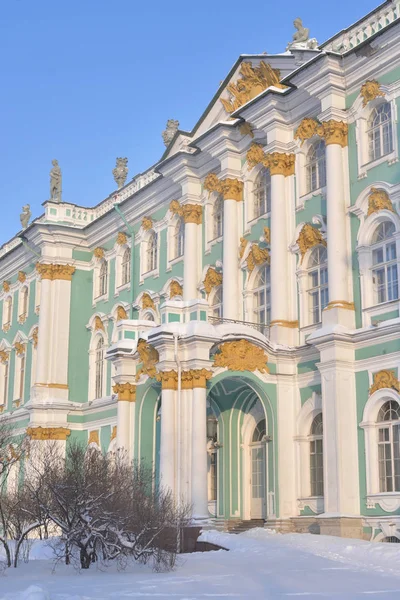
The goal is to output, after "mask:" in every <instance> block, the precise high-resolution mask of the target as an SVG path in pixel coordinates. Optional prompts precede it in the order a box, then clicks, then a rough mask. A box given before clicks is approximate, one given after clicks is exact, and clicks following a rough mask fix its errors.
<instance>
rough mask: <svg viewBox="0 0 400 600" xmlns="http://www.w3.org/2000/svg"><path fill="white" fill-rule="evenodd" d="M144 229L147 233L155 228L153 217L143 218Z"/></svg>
mask: <svg viewBox="0 0 400 600" xmlns="http://www.w3.org/2000/svg"><path fill="white" fill-rule="evenodd" d="M142 227H143V229H144V230H145V231H148V230H149V229H151V228H152V227H153V219H152V218H151V217H143V219H142Z"/></svg>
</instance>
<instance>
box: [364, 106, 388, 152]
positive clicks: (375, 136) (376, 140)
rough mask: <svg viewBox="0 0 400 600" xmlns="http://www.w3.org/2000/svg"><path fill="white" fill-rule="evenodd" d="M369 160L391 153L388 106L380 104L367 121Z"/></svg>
mask: <svg viewBox="0 0 400 600" xmlns="http://www.w3.org/2000/svg"><path fill="white" fill-rule="evenodd" d="M368 143H369V160H370V161H372V160H376V159H377V158H380V157H381V156H385V154H390V153H391V152H393V130H392V110H391V108H390V104H389V103H387V102H385V103H384V104H380V105H379V106H378V107H377V108H374V110H373V111H372V113H371V116H370V118H369V121H368Z"/></svg>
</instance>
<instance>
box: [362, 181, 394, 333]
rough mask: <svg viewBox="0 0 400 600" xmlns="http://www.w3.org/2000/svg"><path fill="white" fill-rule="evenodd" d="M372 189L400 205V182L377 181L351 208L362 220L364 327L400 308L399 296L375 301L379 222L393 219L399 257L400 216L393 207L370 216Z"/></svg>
mask: <svg viewBox="0 0 400 600" xmlns="http://www.w3.org/2000/svg"><path fill="white" fill-rule="evenodd" d="M372 188H377V189H382V190H384V191H385V192H386V193H387V194H388V196H389V197H390V199H391V201H392V204H393V206H394V207H395V208H396V207H397V208H398V207H400V184H397V185H395V186H392V185H390V184H388V183H386V182H381V181H379V182H376V183H374V184H373V185H371V186H368V187H367V188H366V189H365V190H363V192H362V193H361V194H360V196H359V197H358V198H357V201H356V203H355V205H354V206H353V207H352V208H351V212H352V213H354V214H356V215H357V216H358V218H359V219H360V228H359V231H358V236H357V248H356V250H357V254H358V262H359V269H360V284H361V306H362V323H363V326H364V327H367V326H369V325H371V323H372V319H375V318H377V317H379V315H380V314H384V313H385V312H388V311H391V310H396V309H399V310H400V299H397V300H391V301H389V302H384V303H381V304H375V300H374V290H373V283H372V270H371V269H372V249H371V244H372V237H373V234H374V232H375V230H376V228H377V227H378V225H379V224H380V223H382V222H383V221H391V222H392V223H393V224H394V226H395V228H396V233H395V234H394V239H395V240H396V252H397V256H398V257H399V260H400V217H399V215H398V214H396V213H394V212H392V211H390V210H386V209H383V210H379V211H378V212H374V213H372V214H370V215H369V216H367V213H368V198H369V195H370V193H371V189H372Z"/></svg>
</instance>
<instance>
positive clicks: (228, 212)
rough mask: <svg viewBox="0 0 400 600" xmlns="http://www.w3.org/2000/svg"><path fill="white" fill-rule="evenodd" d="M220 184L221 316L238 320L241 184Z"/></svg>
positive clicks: (224, 182) (230, 182) (234, 181)
mask: <svg viewBox="0 0 400 600" xmlns="http://www.w3.org/2000/svg"><path fill="white" fill-rule="evenodd" d="M221 183H222V189H223V196H224V231H223V234H224V237H223V242H222V248H223V280H222V292H223V314H222V316H223V318H224V319H239V315H240V303H241V298H240V294H239V262H238V248H239V223H238V202H241V201H242V200H243V183H242V182H241V181H239V180H238V179H225V180H224V181H223V182H221Z"/></svg>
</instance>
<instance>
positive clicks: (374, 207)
mask: <svg viewBox="0 0 400 600" xmlns="http://www.w3.org/2000/svg"><path fill="white" fill-rule="evenodd" d="M380 210H390V211H391V212H396V211H395V210H394V207H393V204H392V201H391V200H390V198H389V195H388V193H387V192H385V190H379V189H378V188H375V187H373V188H371V192H370V194H369V196H368V212H367V216H368V217H369V215H372V214H373V213H376V212H379V211H380Z"/></svg>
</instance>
